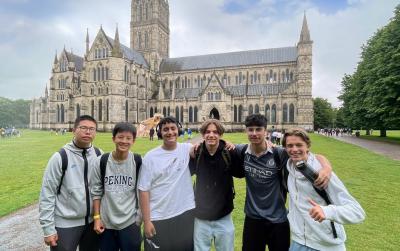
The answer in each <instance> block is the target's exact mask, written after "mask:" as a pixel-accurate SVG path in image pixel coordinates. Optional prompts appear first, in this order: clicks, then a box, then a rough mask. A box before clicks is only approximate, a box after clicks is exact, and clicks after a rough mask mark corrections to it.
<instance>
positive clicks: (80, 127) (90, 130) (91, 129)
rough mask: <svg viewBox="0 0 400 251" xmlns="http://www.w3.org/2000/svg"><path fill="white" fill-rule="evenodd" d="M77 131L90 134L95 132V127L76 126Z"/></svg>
mask: <svg viewBox="0 0 400 251" xmlns="http://www.w3.org/2000/svg"><path fill="white" fill-rule="evenodd" d="M78 128H79V130H81V131H83V132H90V133H93V132H95V131H96V128H95V127H87V126H78Z"/></svg>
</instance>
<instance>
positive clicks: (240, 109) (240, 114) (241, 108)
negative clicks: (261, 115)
mask: <svg viewBox="0 0 400 251" xmlns="http://www.w3.org/2000/svg"><path fill="white" fill-rule="evenodd" d="M242 114H243V106H242V105H239V110H238V122H242Z"/></svg>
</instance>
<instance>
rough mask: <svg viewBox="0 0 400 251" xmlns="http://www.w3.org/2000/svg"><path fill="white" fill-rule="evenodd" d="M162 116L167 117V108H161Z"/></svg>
mask: <svg viewBox="0 0 400 251" xmlns="http://www.w3.org/2000/svg"><path fill="white" fill-rule="evenodd" d="M162 114H163V116H164V117H167V108H166V107H163V109H162Z"/></svg>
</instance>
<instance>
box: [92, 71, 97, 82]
mask: <svg viewBox="0 0 400 251" xmlns="http://www.w3.org/2000/svg"><path fill="white" fill-rule="evenodd" d="M96 76H97V75H96V68H93V81H96V79H97V78H96Z"/></svg>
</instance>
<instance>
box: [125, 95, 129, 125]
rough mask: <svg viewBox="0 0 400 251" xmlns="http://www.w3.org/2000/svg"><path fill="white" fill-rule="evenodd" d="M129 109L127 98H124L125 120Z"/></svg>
mask: <svg viewBox="0 0 400 251" xmlns="http://www.w3.org/2000/svg"><path fill="white" fill-rule="evenodd" d="M128 111H129V104H128V100H125V121H126V122H128V115H129V113H128Z"/></svg>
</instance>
